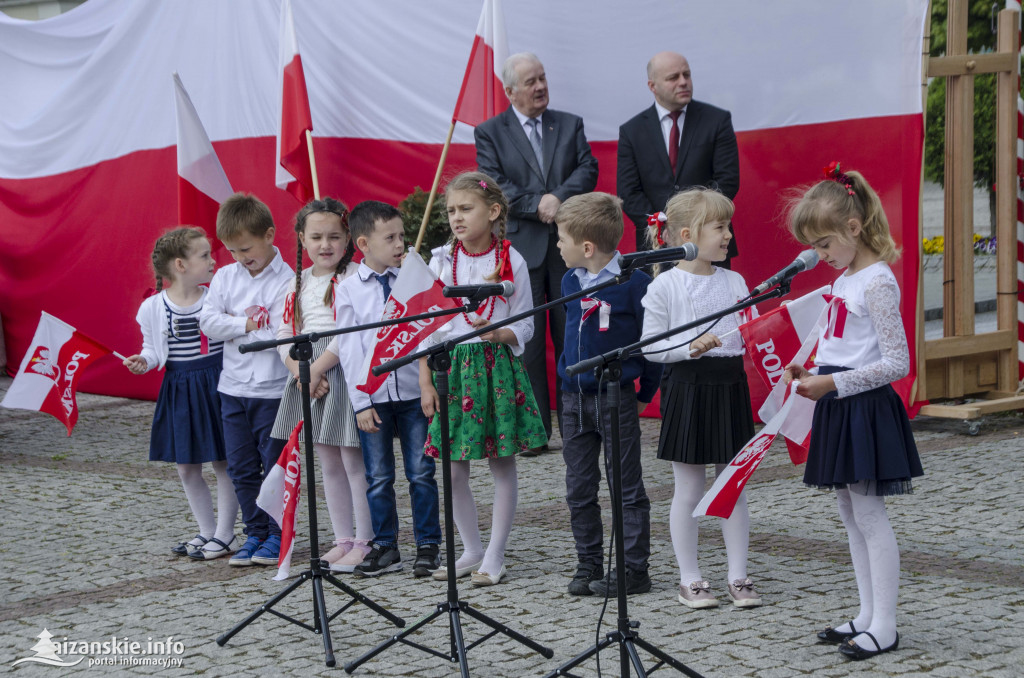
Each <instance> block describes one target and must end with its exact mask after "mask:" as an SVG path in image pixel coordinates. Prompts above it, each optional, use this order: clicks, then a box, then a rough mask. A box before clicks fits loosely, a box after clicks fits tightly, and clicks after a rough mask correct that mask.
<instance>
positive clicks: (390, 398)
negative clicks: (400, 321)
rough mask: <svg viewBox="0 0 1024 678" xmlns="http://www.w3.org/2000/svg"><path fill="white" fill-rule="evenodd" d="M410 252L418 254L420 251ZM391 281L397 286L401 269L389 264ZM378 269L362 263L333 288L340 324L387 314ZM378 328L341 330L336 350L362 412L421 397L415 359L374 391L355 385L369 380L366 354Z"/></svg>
mask: <svg viewBox="0 0 1024 678" xmlns="http://www.w3.org/2000/svg"><path fill="white" fill-rule="evenodd" d="M409 256H415V257H418V256H419V255H418V254H410V255H409ZM387 274H388V277H389V279H390V280H389V282H388V284H389V285H391V286H392V287H394V285H395V279H396V278H397V277H398V269H397V268H394V267H391V268H388V270H387ZM377 275H378V274H377V272H376V271H374V270H373V269H372V268H370V267H369V266H367V265H366V264H365V263H360V264H359V267H358V268H357V269H356V271H355V274H354V275H350V276H348V277H347V278H345V280H343V281H342V282H340V283H338V286H337V287H336V288H335V290H334V309H335V315H336V317H337V328H338V329H341V328H343V327H355V326H357V325H367V324H369V323H375V322H378V321H379V320H380V319H381V318H382V317H383V316H384V301H385V299H384V286H383V285H381V284H380V282H378V280H377ZM376 336H377V330H363V331H361V332H349V333H348V334H339V335H338V340H337V342H336V343H335V348H334V351H335V352H336V353H337V354H338V358H339V360H340V362H341V369H342V372H343V373H344V375H345V385H346V386H347V387H348V396H349V399H350V400H351V401H352V409H353V410H354V411H355V412H356V413H359V412H362V411H363V410H367V409H369V408H371V407H373V403H387V402H400V401H409V400H417V399H419V397H420V367H419V364H418V363H412V364H409V365H405V366H403V367H400V368H398V369H397V370H395V371H393V372H389V373H388V376H387V380H385V382H384V383H383V384H382V385H381V387H380V388H379V389H377V390H376V391H375V392H374V393H373V395H367V394H365V393H363V392H362V391H360V390H359V389H357V388H356V386H357V385H359V384H362V383H364V382H365V381H366V373H365V372H363V371H362V370H363V369H364V367H363V366H364V364H365V362H366V355H367V354H368V353H370V352H371V351H372V350H373V348H374V343H375V342H376Z"/></svg>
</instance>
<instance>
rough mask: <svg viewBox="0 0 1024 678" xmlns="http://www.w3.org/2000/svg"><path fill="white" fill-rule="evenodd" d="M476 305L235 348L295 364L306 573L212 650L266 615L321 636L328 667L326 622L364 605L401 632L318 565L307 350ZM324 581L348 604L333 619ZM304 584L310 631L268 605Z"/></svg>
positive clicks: (372, 604)
mask: <svg viewBox="0 0 1024 678" xmlns="http://www.w3.org/2000/svg"><path fill="white" fill-rule="evenodd" d="M478 305H479V302H475V303H474V302H470V303H467V304H466V305H464V306H462V307H460V308H457V309H443V310H440V311H430V312H427V313H421V314H419V315H415V316H409V317H406V318H398V319H392V320H383V321H380V322H376V323H370V324H367V325H359V326H356V327H345V328H342V329H339V330H328V331H324V332H312V333H308V334H299V335H296V336H294V337H287V338H285V339H272V340H267V341H254V342H251V343H249V344H245V345H244V346H240V347H239V349H238V350H239V352H240V353H251V352H254V351H263V350H266V349H268V348H274V347H276V346H283V345H285V344H291V345H292V346H291V348H290V349H289V355H290V356H291V357H292V359H293V360H296V361H298V363H299V384H300V390H301V393H302V421H303V425H302V431H303V436H304V439H305V440H304V447H305V453H306V505H307V507H308V509H309V547H310V556H309V569H308V570H304V571H303V572H302V573H301V574H300V575H299V578H298V579H297V580H296V581H294V582H292V583H291V584H289V585H288V586H287V587H285V589H284V590H283V591H281V592H280V593H278V594H277V595H275V596H273V597H272V598H270V599H269V600H268V601H267V602H265V603H263V605H261V606H260V607H259V608H258V609H257V610H256V611H255V612H253V613H252V614H250V615H249V616H248V617H246V618H245V619H244V620H242V621H241V622H240V623H238V624H237V625H236V626H235V627H234V628H232V629H231V630H230V631H228V632H227V633H225V634H223V635H222V636H220V637H219V638H217V644H218V645H220V646H221V647H223V646H224V645H225V644H226V643H227V642H228V641H229V640H231V638H232V636H234V635H235V634H236V633H238V632H239V631H241V630H242V629H244V628H245V627H246V626H248V625H249V624H251V623H252V622H254V621H256V620H257V619H258V618H259V617H260V616H261V615H262V614H263V613H264V612H269V613H271V614H273V615H275V616H277V617H280V618H281V619H284V620H285V621H287V622H290V623H292V624H295V625H297V626H301V627H302V628H304V629H306V630H308V631H312V632H313V633H315V634H318V635H323V641H324V661H325V663H326V664H327V666H334V665H335V659H334V648H333V645H332V643H331V631H330V627H329V624H330V622H331V620H333V619H334V618H335V617H337V616H338V615H339V614H341V613H342V612H344V611H345V610H347V609H348V608H349V607H351V606H352V605H354V604H355V603H357V602H359V603H362V604H363V605H366V606H367V607H368V608H370V609H371V610H373V611H374V612H376V613H377V614H379V615H381V616H382V617H384V618H385V619H387V620H388V621H390V622H391V623H392V624H394V625H395V626H397V627H398V628H402V627H404V626H405V620H404V619H402V618H401V617H398V616H396V615H394V614H392V613H391V612H388V611H387V610H385V609H384V608H383V607H381V606H380V605H378V604H377V603H375V602H374V601H372V600H370V599H369V598H367V597H366V596H364V595H363V594H361V593H359V592H358V591H356V590H354V589H353V588H351V587H350V586H348V585H347V584H345V583H344V582H342V581H341V580H339V579H338V578H337V577H335V576H334V575H333V574H331V571H330V569H329V568H327V567H324V566H323V564H322V563H321V560H320V544H319V538H318V529H317V515H316V475H315V466H314V463H313V421H312V412H311V405H310V384H309V381H310V377H309V362H310V359H311V358H312V357H313V344H314V343H316V342H317V341H318V340H319V339H321V338H323V337H330V336H334V335H338V334H347V333H349V332H359V331H362V330H367V329H375V328H378V327H385V326H387V325H396V324H399V323H405V322H410V321H413V320H425V319H427V318H433V317H436V316H440V315H451V314H454V313H461V312H462V311H467V312H469V311H474V310H476V308H477V306H478ZM325 579H326V580H327V581H328V582H330V583H331V584H333V585H334V586H335V587H336V588H338V589H340V590H341V591H343V592H344V593H346V594H347V595H348V596H349V597H350V598H351V600H349V601H348V602H347V603H345V604H344V605H342V606H341V607H340V608H339V609H338V610H337V611H335V612H334V614H331V615H328V613H327V604H326V602H325V600H324V589H323V580H325ZM307 581H311V582H312V584H313V625H312V626H310V625H309V624H306V623H305V622H303V621H301V620H299V619H296V618H294V617H291V616H289V615H286V614H284V613H281V612H278V611H277V610H275V609H274V605H276V604H277V603H279V602H280V601H282V600H284V599H285V598H286V597H287V596H288V595H289V594H290V593H292V592H293V591H295V590H296V589H298V588H299V587H300V586H302V585H303V584H304V583H306V582H307Z"/></svg>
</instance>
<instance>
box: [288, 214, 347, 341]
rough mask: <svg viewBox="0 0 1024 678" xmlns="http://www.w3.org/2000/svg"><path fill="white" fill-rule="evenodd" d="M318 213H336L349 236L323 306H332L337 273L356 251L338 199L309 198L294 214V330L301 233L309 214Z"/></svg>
mask: <svg viewBox="0 0 1024 678" xmlns="http://www.w3.org/2000/svg"><path fill="white" fill-rule="evenodd" d="M318 213H328V214H335V215H337V216H338V218H339V219H341V227H342V229H343V230H344V231H345V234H346V235H348V236H349V238H348V246H347V247H346V248H345V253H344V254H343V255H342V256H341V260H340V261H339V262H338V265H337V266H336V267H335V269H334V275H333V276H332V277H331V284H330V285H328V286H327V292H326V293H325V294H324V306H334V283H336V282H337V277H338V275H339V274H340V273H343V272H344V271H345V269H346V268H348V265H349V264H350V263H351V262H352V257H353V256H355V252H356V248H355V243H354V242H353V241H352V235H351V233H350V231H349V227H348V208H347V207H345V204H344V203H342V202H341V201H340V200H335V199H334V198H322V199H320V200H310V201H309V202H308V203H306V204H305V206H303V208H302V209H300V210H299V212H298V214H296V215H295V239H296V241H297V244H296V247H295V255H296V260H297V261H296V264H295V297H294V311H293V315H292V328H293V329H296V331H297V328H301V327H302V303H301V301H300V298H301V296H302V235H303V234H304V233H305V232H306V220H307V219H308V218H309V215H311V214H318Z"/></svg>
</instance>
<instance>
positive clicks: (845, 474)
mask: <svg viewBox="0 0 1024 678" xmlns="http://www.w3.org/2000/svg"><path fill="white" fill-rule="evenodd" d="M825 176H826V177H827V179H826V180H825V181H821V182H819V183H818V184H816V185H815V186H813V187H812V188H811V189H810V190H808V191H807V192H806V193H805V194H804V196H803V198H801V199H800V200H799V202H798V203H797V204H796V206H795V207H794V208H793V211H792V213H791V215H790V222H789V228H790V231H792V233H793V235H794V237H796V239H797V240H798V241H799V242H800V243H801V244H803V245H810V246H812V247H813V248H814V250H815V251H816V252H817V253H818V254H819V255H820V257H821V258H822V259H823V260H824V261H826V262H827V263H828V264H829V265H831V266H832V267H833V268H837V269H846V270H845V271H844V272H843V274H842V275H840V276H839V277H838V278H836V281H835V283H834V284H833V285H832V294H833V295H835V296H837V297H840V298H841V299H842V306H841V307H839V308H838V310H833V317H832V318H831V319H830V323H829V328H828V330H826V331H823V332H822V334H821V336H820V337H819V339H818V349H817V355H816V357H815V363H816V364H817V365H818V374H817V375H814V374H811V373H809V372H808V371H807V370H805V369H803V368H802V367H801V366H799V365H789V366H787V367H786V379H787V380H792V379H799V380H800V384H799V386H797V393H798V394H800V395H802V396H805V397H807V398H810V399H811V400H816V401H817V403H816V404H815V407H814V419H813V423H812V425H811V445H810V452H809V454H808V457H807V467H806V469H805V471H804V482H805V483H807V484H808V485H810V486H813V487H820V488H832V489H835V490H836V497H837V499H838V503H839V517H840V518H841V519H842V521H843V524H844V525H845V526H846V531H847V533H848V535H849V541H850V559H851V560H852V561H853V571H854V574H855V575H856V577H857V590H858V593H859V594H860V613H859V614H858V615H857V616H856V617H855V618H854V619H853V620H852V621H849V622H847V623H845V624H841V625H839V626H837V627H836V628H832V627H831V626H827V627H825V629H824V630H823V631H820V632H819V633H818V638H819V639H820V640H822V641H824V642H830V643H840V645H839V651H840V652H842V653H843V654H844V655H845V656H847V657H849V658H850V659H866V658H868V657H872V656H874V655H877V654H880V653H882V652H889V651H890V650H895V649H896V648H897V646H898V645H899V641H900V636H899V634H898V633H897V632H896V598H897V594H898V591H899V578H900V552H899V545H898V544H897V543H896V536H895V534H894V533H893V530H892V526H890V524H889V516H888V514H887V513H886V510H885V496H886V495H891V494H910V493H911V492H912V491H913V487H912V481H911V478H915V477H917V476H920V475H922V474H923V471H922V469H921V461H920V459H919V458H918V454H917V446H916V445H915V444H914V436H913V434H912V433H911V430H910V421H909V420H908V418H907V412H906V410H905V409H904V407H903V402H902V401H901V400H900V399H899V397H898V396H897V395H896V392H895V391H893V389H892V386H890V383H891V382H893V381H895V380H897V379H900V378H902V377H904V376H906V374H907V372H908V371H909V370H910V354H909V351H908V349H907V336H906V333H905V332H904V329H903V321H902V319H901V318H900V289H899V286H898V285H897V284H896V278H895V276H894V275H893V274H892V271H891V270H890V269H889V266H888V264H889V263H890V262H892V261H894V260H895V259H896V258H897V257H898V256H899V252H898V251H897V249H896V244H895V243H894V242H893V239H892V236H891V235H890V234H889V222H888V220H887V219H886V217H885V212H884V211H883V210H882V204H881V201H880V200H879V198H878V195H877V194H876V193H875V191H874V190H873V189H872V188H871V186H869V185H868V183H867V181H865V180H864V177H863V176H861V175H860V174H859V173H857V172H846V173H843V172H842V171H841V170H840V167H839V164H838V163H833V164H832V165H831V166H830V167H829V168H827V169H826V175H825ZM840 316H842V317H844V319H845V320H844V324H843V326H842V329H839V327H838V326H837V319H838V318H839V317H840Z"/></svg>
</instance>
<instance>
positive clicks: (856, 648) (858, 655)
mask: <svg viewBox="0 0 1024 678" xmlns="http://www.w3.org/2000/svg"><path fill="white" fill-rule="evenodd" d="M861 633H863V634H864V635H865V636H867V637H868V638H870V639H871V642H873V643H874V644H875V647H877V648H879V649H877V650H865V649H864V648H863V647H861V646H860V645H858V644H857V643H855V642H853V638H848V639H847V640H845V641H843V642H842V643H841V644H840V645H839V651H840V652H841V653H842V654H843V656H844V657H846V658H848V659H853V660H854V661H860V660H861V659H869V658H871V657H874V656H875V655H879V654H882V653H883V652H892V651H893V650H895V649H896V648H898V647H899V646H900V634H898V633H897V634H896V640H895V641H893V644H892V645H890V646H889V647H887V648H884V649H883V648H882V646H881V645H879V644H878V641H877V640H875V637H874V636H873V635H871V634H870V633H868V632H867V631H862V632H861Z"/></svg>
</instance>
